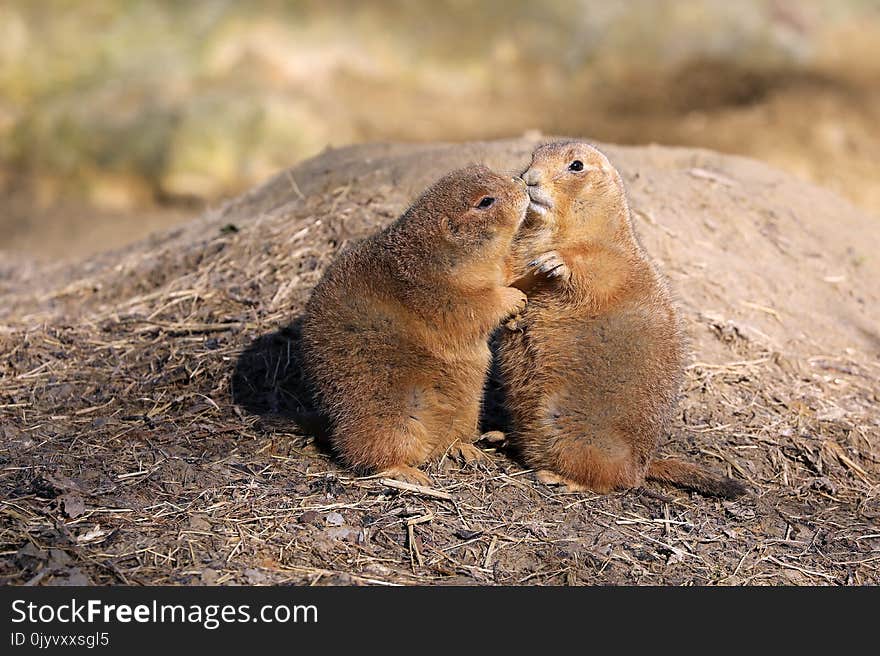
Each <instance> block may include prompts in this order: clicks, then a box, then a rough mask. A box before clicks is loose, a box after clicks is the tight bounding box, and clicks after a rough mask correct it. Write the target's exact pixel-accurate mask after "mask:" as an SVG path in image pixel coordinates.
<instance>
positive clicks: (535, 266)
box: [529, 251, 571, 282]
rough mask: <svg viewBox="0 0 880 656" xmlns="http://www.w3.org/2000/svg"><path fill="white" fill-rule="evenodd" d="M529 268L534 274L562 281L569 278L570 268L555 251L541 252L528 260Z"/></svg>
mask: <svg viewBox="0 0 880 656" xmlns="http://www.w3.org/2000/svg"><path fill="white" fill-rule="evenodd" d="M529 268H530V269H532V270H533V271H534V272H535V273H536V274H537V273H540V274H543V275H545V276H547V277H548V278H557V279H559V280H562V281H563V282H567V281H568V280H569V279H570V278H571V269H569V268H568V265H567V264H566V263H565V260H563V259H562V256H561V255H560V254H559V253H558V252H556V251H547V252H546V253H542V254H541V255H539V256H538V257H536V258H535V259H534V260H532V261H531V262H529Z"/></svg>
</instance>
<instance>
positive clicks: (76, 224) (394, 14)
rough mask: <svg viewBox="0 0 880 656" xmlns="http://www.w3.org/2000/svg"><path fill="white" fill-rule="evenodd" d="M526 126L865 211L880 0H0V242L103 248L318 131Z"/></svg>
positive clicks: (349, 136) (877, 202) (228, 186)
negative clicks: (720, 161)
mask: <svg viewBox="0 0 880 656" xmlns="http://www.w3.org/2000/svg"><path fill="white" fill-rule="evenodd" d="M531 130H538V131H541V132H543V133H545V134H568V135H578V136H585V137H588V138H591V139H596V140H600V141H613V142H618V143H625V144H642V143H650V142H657V143H662V144H674V145H687V146H700V147H706V148H712V149H716V150H720V151H725V152H731V153H738V154H744V155H748V156H751V157H755V158H758V159H762V160H765V161H767V162H770V163H771V164H773V165H775V166H778V167H781V168H783V169H786V170H788V171H790V172H793V173H794V174H796V175H798V176H800V177H802V178H805V179H809V180H812V181H814V182H817V183H819V184H821V185H824V186H827V187H830V188H832V189H834V190H836V191H838V192H839V193H841V194H843V195H844V196H846V197H848V198H849V199H851V200H852V201H853V202H854V203H856V204H857V205H860V206H861V207H863V208H865V209H866V210H868V211H869V212H872V213H874V214H875V215H880V184H878V183H877V181H878V180H880V0H800V1H798V0H739V1H738V2H728V1H725V0H686V1H685V0H682V1H672V0H670V1H662V0H656V1H655V0H617V1H614V0H549V1H543V2H538V1H536V0H531V1H519V0H507V1H505V0H484V1H482V2H476V1H469V0H432V1H430V2H411V1H410V2H407V1H404V0H387V1H384V2H378V1H369V0H365V1H359V2H355V1H353V0H324V1H321V2H319V1H309V0H287V1H282V0H264V1H252V2H232V1H231V0H202V1H200V2H185V3H184V2H174V1H170V0H169V1H161V0H152V1H140V2H139V1H135V0H103V1H102V0H94V1H90V2H79V1H75V0H54V1H49V0H31V1H28V0H20V1H14V0H0V250H7V251H18V252H21V253H26V254H29V255H34V256H38V257H41V258H47V259H48V258H58V257H81V256H83V255H88V254H89V253H93V252H97V251H100V250H104V249H107V248H112V247H117V246H121V245H123V244H126V243H128V242H131V241H134V240H137V239H140V238H142V237H143V236H145V235H146V234H148V233H149V232H151V231H153V230H156V229H159V228H163V227H166V226H170V225H173V224H174V223H176V222H179V221H182V220H186V219H187V218H190V217H192V216H194V215H196V214H197V213H198V212H199V211H201V210H203V209H204V208H206V207H210V206H216V205H217V204H219V203H220V202H221V201H222V200H223V199H224V198H227V197H229V196H231V195H234V194H237V193H239V192H241V191H243V190H244V189H247V188H248V187H250V186H252V185H254V184H256V183H258V182H260V181H262V180H264V179H265V178H267V177H268V176H270V175H272V174H273V173H274V172H276V171H278V170H279V169H281V168H284V167H287V166H290V165H292V164H295V163H296V162H298V161H299V160H302V159H303V158H306V157H309V156H311V155H314V154H316V153H318V152H320V151H321V150H323V149H324V148H326V147H328V146H334V147H335V146H342V145H346V144H350V143H357V142H365V141H382V140H405V141H427V140H453V141H455V140H467V139H479V138H493V137H501V136H515V135H520V134H522V133H524V132H526V131H531ZM0 257H2V255H0Z"/></svg>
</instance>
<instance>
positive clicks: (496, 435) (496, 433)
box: [479, 430, 507, 445]
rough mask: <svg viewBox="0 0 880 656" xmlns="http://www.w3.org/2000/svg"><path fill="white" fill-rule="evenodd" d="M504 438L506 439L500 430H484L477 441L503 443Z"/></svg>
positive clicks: (494, 443)
mask: <svg viewBox="0 0 880 656" xmlns="http://www.w3.org/2000/svg"><path fill="white" fill-rule="evenodd" d="M505 440H507V436H506V435H505V434H504V433H503V432H502V431H500V430H491V431H486V432H485V433H483V434H482V435H480V438H479V441H481V442H486V443H488V444H493V445H496V444H503V443H504V442H505Z"/></svg>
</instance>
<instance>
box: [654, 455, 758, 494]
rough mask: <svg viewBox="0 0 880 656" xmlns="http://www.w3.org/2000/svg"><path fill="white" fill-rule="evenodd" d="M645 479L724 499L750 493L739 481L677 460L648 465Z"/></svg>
mask: <svg viewBox="0 0 880 656" xmlns="http://www.w3.org/2000/svg"><path fill="white" fill-rule="evenodd" d="M645 478H647V479H648V480H649V481H659V482H661V483H670V484H672V485H675V486H677V487H682V488H684V489H686V490H693V491H694V492H699V493H700V494H705V495H708V496H712V497H722V498H724V499H736V498H737V497H740V496H742V495H743V494H745V493H746V492H747V491H748V488H747V487H746V486H745V485H743V484H742V483H740V482H739V481H735V480H733V479H732V478H727V477H726V476H718V475H716V474H713V473H711V472H709V471H707V470H706V469H703V468H702V467H700V466H698V465H692V464H690V463H687V462H684V461H683V460H676V459H675V458H664V459H662V460H653V461H652V462H651V464H650V465H648V471H647V472H646V474H645Z"/></svg>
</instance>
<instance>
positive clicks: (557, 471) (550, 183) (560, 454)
mask: <svg viewBox="0 0 880 656" xmlns="http://www.w3.org/2000/svg"><path fill="white" fill-rule="evenodd" d="M574 160H579V161H581V162H582V163H583V165H584V170H582V171H571V170H569V165H570V164H571V163H572V162H573V161H574ZM523 179H524V180H525V181H526V183H527V184H528V185H529V193H530V195H531V197H532V199H533V202H532V203H531V204H530V206H529V211H528V213H527V216H526V220H525V222H524V224H523V227H522V229H521V230H520V233H519V234H518V236H517V238H516V240H515V242H514V248H513V251H512V253H513V254H512V266H513V269H514V271H515V277H516V278H517V280H516V281H515V282H514V283H512V284H513V285H514V286H516V287H518V288H520V289H523V290H524V291H527V293H528V295H529V305H528V307H527V308H526V310H525V311H524V312H523V313H522V315H521V316H520V317H519V318H518V319H517V320H516V329H514V330H506V331H504V333H503V335H502V338H501V345H500V352H499V358H500V367H501V374H502V376H503V379H504V383H505V387H506V394H507V403H508V406H509V410H510V413H511V416H512V420H513V428H514V431H513V435H512V440H513V441H514V443H515V444H516V445H517V446H518V448H519V450H520V452H521V453H522V456H523V458H524V459H525V461H526V463H527V464H528V465H529V466H531V467H534V468H536V469H538V470H540V476H539V478H540V479H541V480H544V481H549V482H560V483H565V484H568V485H569V487H570V488H571V489H580V490H592V491H595V492H601V493H606V492H610V491H612V490H620V489H627V488H632V487H636V486H639V485H641V484H642V483H643V481H644V480H645V478H649V479H655V480H661V481H665V482H669V483H674V484H676V485H680V486H683V487H686V488H690V489H695V490H697V491H700V492H704V493H709V494H721V495H722V496H738V495H739V494H741V493H742V492H743V491H744V488H743V487H742V486H741V485H740V484H739V483H737V482H736V481H732V480H730V479H722V478H719V477H716V476H713V475H711V474H709V473H708V472H705V471H703V470H701V469H699V468H698V467H695V466H693V465H687V464H685V463H680V462H679V461H665V460H661V461H654V462H653V463H652V458H653V457H654V451H655V449H656V447H657V443H658V440H659V438H660V436H661V435H662V434H664V432H665V431H666V430H667V428H668V425H669V422H670V418H671V416H672V413H673V411H674V409H675V403H676V399H677V396H678V392H679V387H680V383H681V380H682V374H683V368H684V357H685V340H684V336H683V332H682V329H681V325H680V320H679V316H678V313H677V311H676V309H675V306H674V303H673V301H672V298H671V294H670V292H669V290H668V288H667V286H666V284H665V282H664V281H663V279H662V277H661V276H660V274H659V273H658V271H657V270H656V269H655V267H654V266H653V264H652V263H651V261H650V260H649V258H648V257H647V255H646V254H645V252H644V251H643V250H642V248H641V247H640V245H639V243H638V241H637V238H636V235H635V233H634V231H633V226H632V223H631V220H630V214H629V208H628V205H627V202H626V196H625V192H624V188H623V183H622V181H621V179H620V176H619V174H618V173H617V171H616V170H615V169H614V167H613V166H611V164H610V162H609V161H608V160H607V159H606V157H605V156H604V155H603V154H602V153H600V152H599V151H597V150H596V149H595V148H593V147H591V146H589V145H587V144H585V143H578V142H561V143H553V144H548V145H545V146H542V147H539V148H538V149H537V150H536V151H535V153H534V155H533V158H532V163H531V166H530V167H529V169H528V170H527V171H526V172H525V173H524V174H523ZM541 203H544V204H547V205H550V207H549V209H546V210H544V211H542V210H541Z"/></svg>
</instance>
